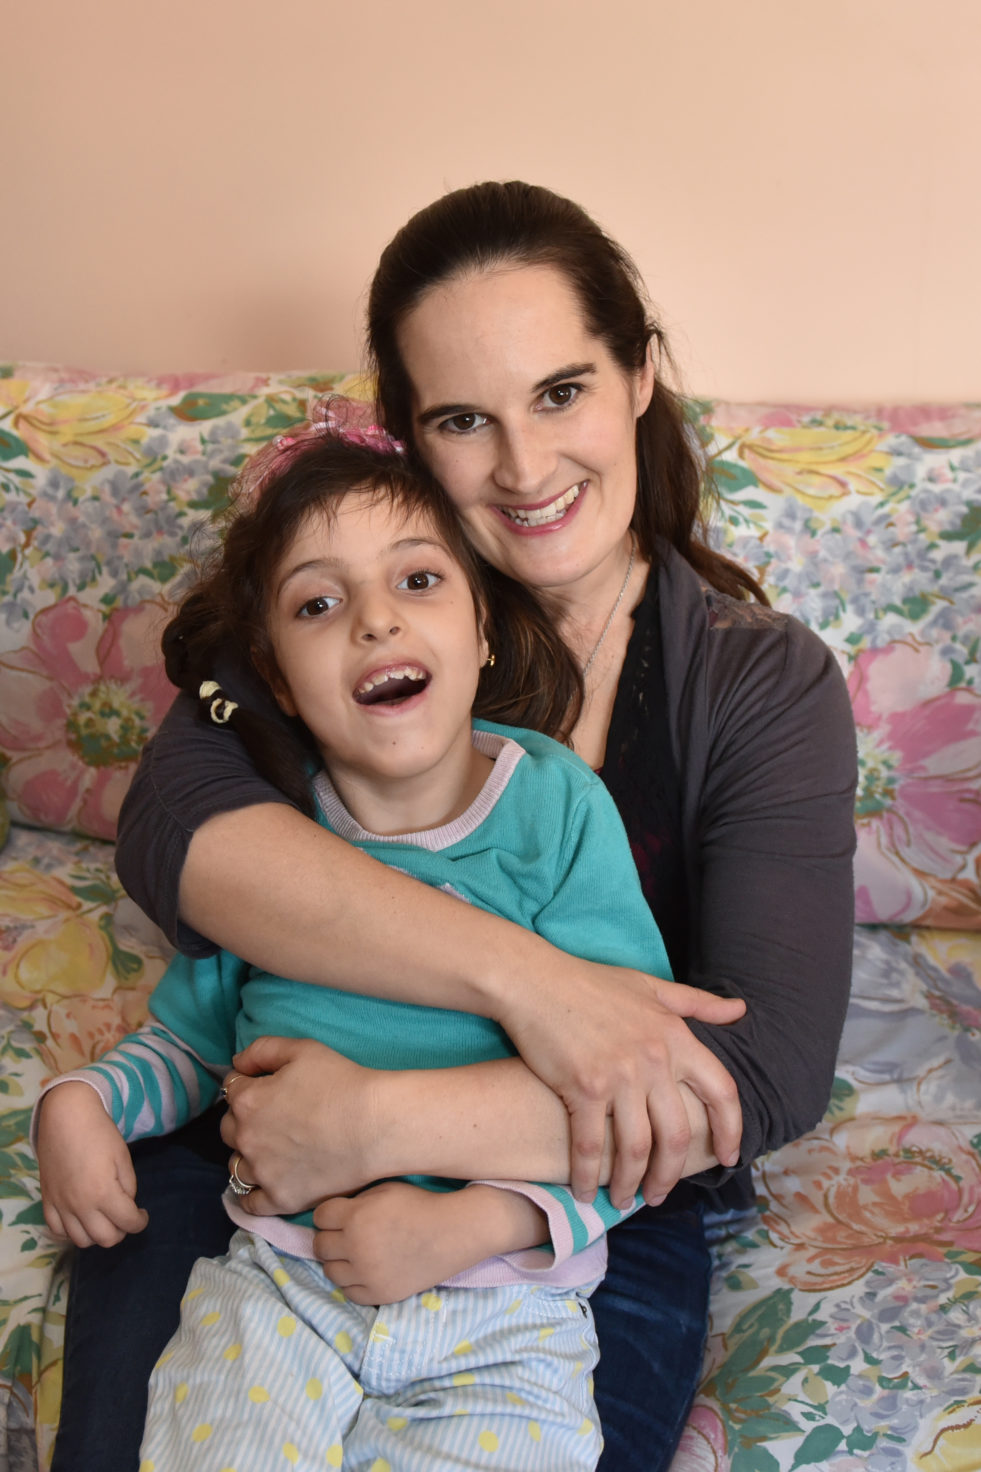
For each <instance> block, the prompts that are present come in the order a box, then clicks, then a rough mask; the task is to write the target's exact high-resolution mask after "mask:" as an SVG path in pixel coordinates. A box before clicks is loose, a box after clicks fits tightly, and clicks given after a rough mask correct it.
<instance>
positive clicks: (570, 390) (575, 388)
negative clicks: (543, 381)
mask: <svg viewBox="0 0 981 1472" xmlns="http://www.w3.org/2000/svg"><path fill="white" fill-rule="evenodd" d="M581 392H582V389H581V387H580V385H579V384H578V383H556V384H553V386H552V387H551V388H547V389H546V390H545V392H544V393H543V394H542V399H543V400H544V402H545V404H546V406H547V407H548V408H549V409H567V408H568V407H569V405H570V404H573V403H575V401H576V399H578V397H579V395H580V393H581Z"/></svg>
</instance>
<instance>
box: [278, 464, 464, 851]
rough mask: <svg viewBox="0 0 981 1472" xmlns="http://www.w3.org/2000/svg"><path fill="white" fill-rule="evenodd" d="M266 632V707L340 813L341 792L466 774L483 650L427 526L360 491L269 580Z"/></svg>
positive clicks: (457, 574) (310, 525) (457, 581)
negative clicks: (313, 750) (270, 703)
mask: <svg viewBox="0 0 981 1472" xmlns="http://www.w3.org/2000/svg"><path fill="white" fill-rule="evenodd" d="M269 634H270V638H271V642H272V649H273V654H274V657H275V660H276V664H277V667H278V672H277V674H275V675H274V676H273V677H272V678H271V684H272V686H273V690H274V693H275V695H276V698H277V700H278V701H279V704H280V706H281V707H282V709H283V710H285V711H286V713H287V714H288V715H298V716H299V717H300V718H301V719H302V720H303V721H304V723H305V724H306V726H307V727H308V728H309V730H310V731H311V732H312V733H313V736H314V737H315V739H316V741H317V743H318V745H319V747H320V749H321V752H322V754H323V756H324V760H325V762H326V764H327V767H328V770H329V771H330V774H331V778H332V779H333V781H334V784H335V786H337V787H338V788H339V790H340V791H341V795H342V797H344V798H345V800H346V801H348V806H349V807H350V806H351V801H350V797H351V789H350V784H351V783H353V784H354V787H355V788H358V787H359V786H363V785H364V784H367V785H368V786H370V785H371V784H372V783H375V782H377V780H378V779H381V781H382V783H383V784H385V783H391V782H395V783H400V782H403V781H404V780H405V779H413V780H414V779H417V778H419V777H420V776H425V775H426V774H432V773H433V772H435V771H436V769H437V768H439V767H440V764H441V763H443V764H446V765H444V767H443V770H444V771H447V772H448V771H449V770H450V769H451V768H452V767H453V763H454V762H455V761H461V762H463V763H464V765H466V763H468V762H469V754H470V752H471V750H472V748H471V744H470V710H471V707H472V705H473V701H474V696H475V693H476V689H477V680H478V675H479V671H480V666H481V665H482V664H483V662H484V660H485V659H486V658H487V646H486V642H485V640H484V637H483V634H482V632H481V630H480V629H479V628H478V619H477V612H476V609H475V606H474V599H473V594H472V592H471V590H470V585H469V583H468V581H467V578H466V575H465V573H464V571H463V569H462V568H461V567H460V564H459V563H458V562H457V561H456V560H455V559H454V557H453V556H452V554H451V553H450V552H449V551H448V549H447V547H446V546H445V544H444V543H443V541H442V539H441V537H440V535H439V533H438V531H437V530H436V529H435V527H434V524H433V523H432V522H431V521H430V520H429V519H428V518H427V517H426V516H424V515H422V514H421V513H419V512H408V513H407V512H406V511H405V510H404V509H403V508H401V507H399V506H398V505H393V504H392V503H391V502H390V501H389V500H388V498H387V497H385V496H378V495H375V494H374V493H365V492H357V491H355V492H352V493H351V494H350V495H348V496H345V497H344V499H343V500H342V501H339V502H338V503H336V516H335V517H334V518H333V519H328V517H327V516H326V515H323V514H315V515H313V516H311V517H310V518H309V519H308V520H307V522H306V523H305V524H304V525H303V527H302V528H301V530H300V532H299V533H298V535H297V536H296V537H295V538H294V539H293V542H292V544H291V545H290V547H289V548H288V549H287V551H286V552H285V554H284V555H283V557H282V558H281V559H280V562H279V565H278V566H277V568H276V570H275V573H274V576H273V580H272V585H271V590H270V606H269ZM355 815H356V816H357V814H355ZM365 826H369V825H367V824H365Z"/></svg>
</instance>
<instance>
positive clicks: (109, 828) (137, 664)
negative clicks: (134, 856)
mask: <svg viewBox="0 0 981 1472" xmlns="http://www.w3.org/2000/svg"><path fill="white" fill-rule="evenodd" d="M168 613H169V610H168V608H167V606H166V605H165V604H163V603H161V602H147V603H141V604H139V605H138V606H137V607H135V608H117V609H115V610H114V611H113V612H112V613H111V614H110V615H109V616H108V618H106V616H105V615H104V614H103V613H102V611H101V610H100V609H98V608H93V607H91V606H89V605H87V604H84V603H80V602H79V600H78V599H77V598H74V597H73V598H65V599H63V600H62V602H60V603H56V604H54V605H52V606H51V607H50V608H46V609H44V610H43V611H42V612H41V613H39V614H37V615H36V617H35V618H34V622H33V628H32V633H31V638H30V641H29V642H28V643H27V644H26V645H25V646H24V647H23V648H22V649H17V650H13V651H12V652H10V653H8V654H4V655H0V750H2V751H3V753H4V755H5V756H6V757H7V759H8V763H9V765H8V766H7V768H6V770H5V772H4V784H5V787H6V791H7V795H8V797H9V798H10V801H11V803H12V804H13V805H15V807H16V810H17V815H18V816H20V817H21V818H22V819H23V820H24V821H26V822H30V823H37V824H39V825H40V826H42V827H46V828H75V829H79V830H81V831H82V832H85V833H89V834H92V835H93V836H94V837H96V838H112V837H114V835H115V828H116V819H117V817H118V814H119V805H120V803H121V802H122V800H123V797H124V795H125V792H126V789H127V787H128V786H129V782H130V778H131V776H132V773H133V768H134V766H135V764H136V761H137V758H138V757H139V754H140V752H141V750H142V748H143V745H144V743H145V741H146V740H147V738H148V737H149V736H150V735H151V734H152V733H153V731H154V730H155V729H156V727H157V726H158V725H159V724H160V721H161V720H162V719H163V716H164V714H165V712H166V711H167V709H168V707H169V705H170V703H171V701H172V700H173V698H174V688H173V686H172V685H171V684H170V682H169V681H168V679H167V677H166V675H165V674H164V671H163V660H162V657H161V655H160V652H159V644H160V634H161V632H162V630H163V627H164V623H165V622H166V619H167V616H168Z"/></svg>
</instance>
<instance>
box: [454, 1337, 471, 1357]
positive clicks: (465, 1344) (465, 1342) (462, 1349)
mask: <svg viewBox="0 0 981 1472" xmlns="http://www.w3.org/2000/svg"><path fill="white" fill-rule="evenodd" d="M453 1353H454V1354H473V1345H472V1344H471V1343H470V1340H469V1339H461V1340H460V1343H459V1344H458V1345H457V1346H456V1348H455V1349H454V1351H453Z"/></svg>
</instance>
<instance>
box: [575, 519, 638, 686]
mask: <svg viewBox="0 0 981 1472" xmlns="http://www.w3.org/2000/svg"><path fill="white" fill-rule="evenodd" d="M636 556H637V541H636V538H635V537H634V536H633V534H631V537H630V561H629V562H628V563H627V575H626V577H625V578H624V580H623V587H622V588H621V589H620V591H619V593H618V594H617V601H616V602H615V603H614V605H613V607H612V608H611V609H610V616H609V618H608V619H607V620H606V623H605V624H604V625H603V632H602V633H601V634H600V636H599V638H598V639H597V640H596V643H595V644H594V645H593V652H592V654H591V655H590V656H589V658H588V659H587V661H586V663H585V664H584V665H583V667H582V677H583V680H584V681H585V679H586V676H587V675H588V674H589V672H590V670H591V669H592V667H593V660H594V659H595V658H596V656H597V654H599V652H600V648H601V647H602V644H603V640H604V639H605V638H606V636H607V634H608V633H609V632H610V628H611V625H612V623H613V620H614V619H615V618H616V616H617V609H618V608H619V607H620V604H621V603H622V602H623V599H624V595H625V593H626V591H627V584H628V583H629V582H630V574H631V573H632V572H633V570H634V558H635V557H636Z"/></svg>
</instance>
